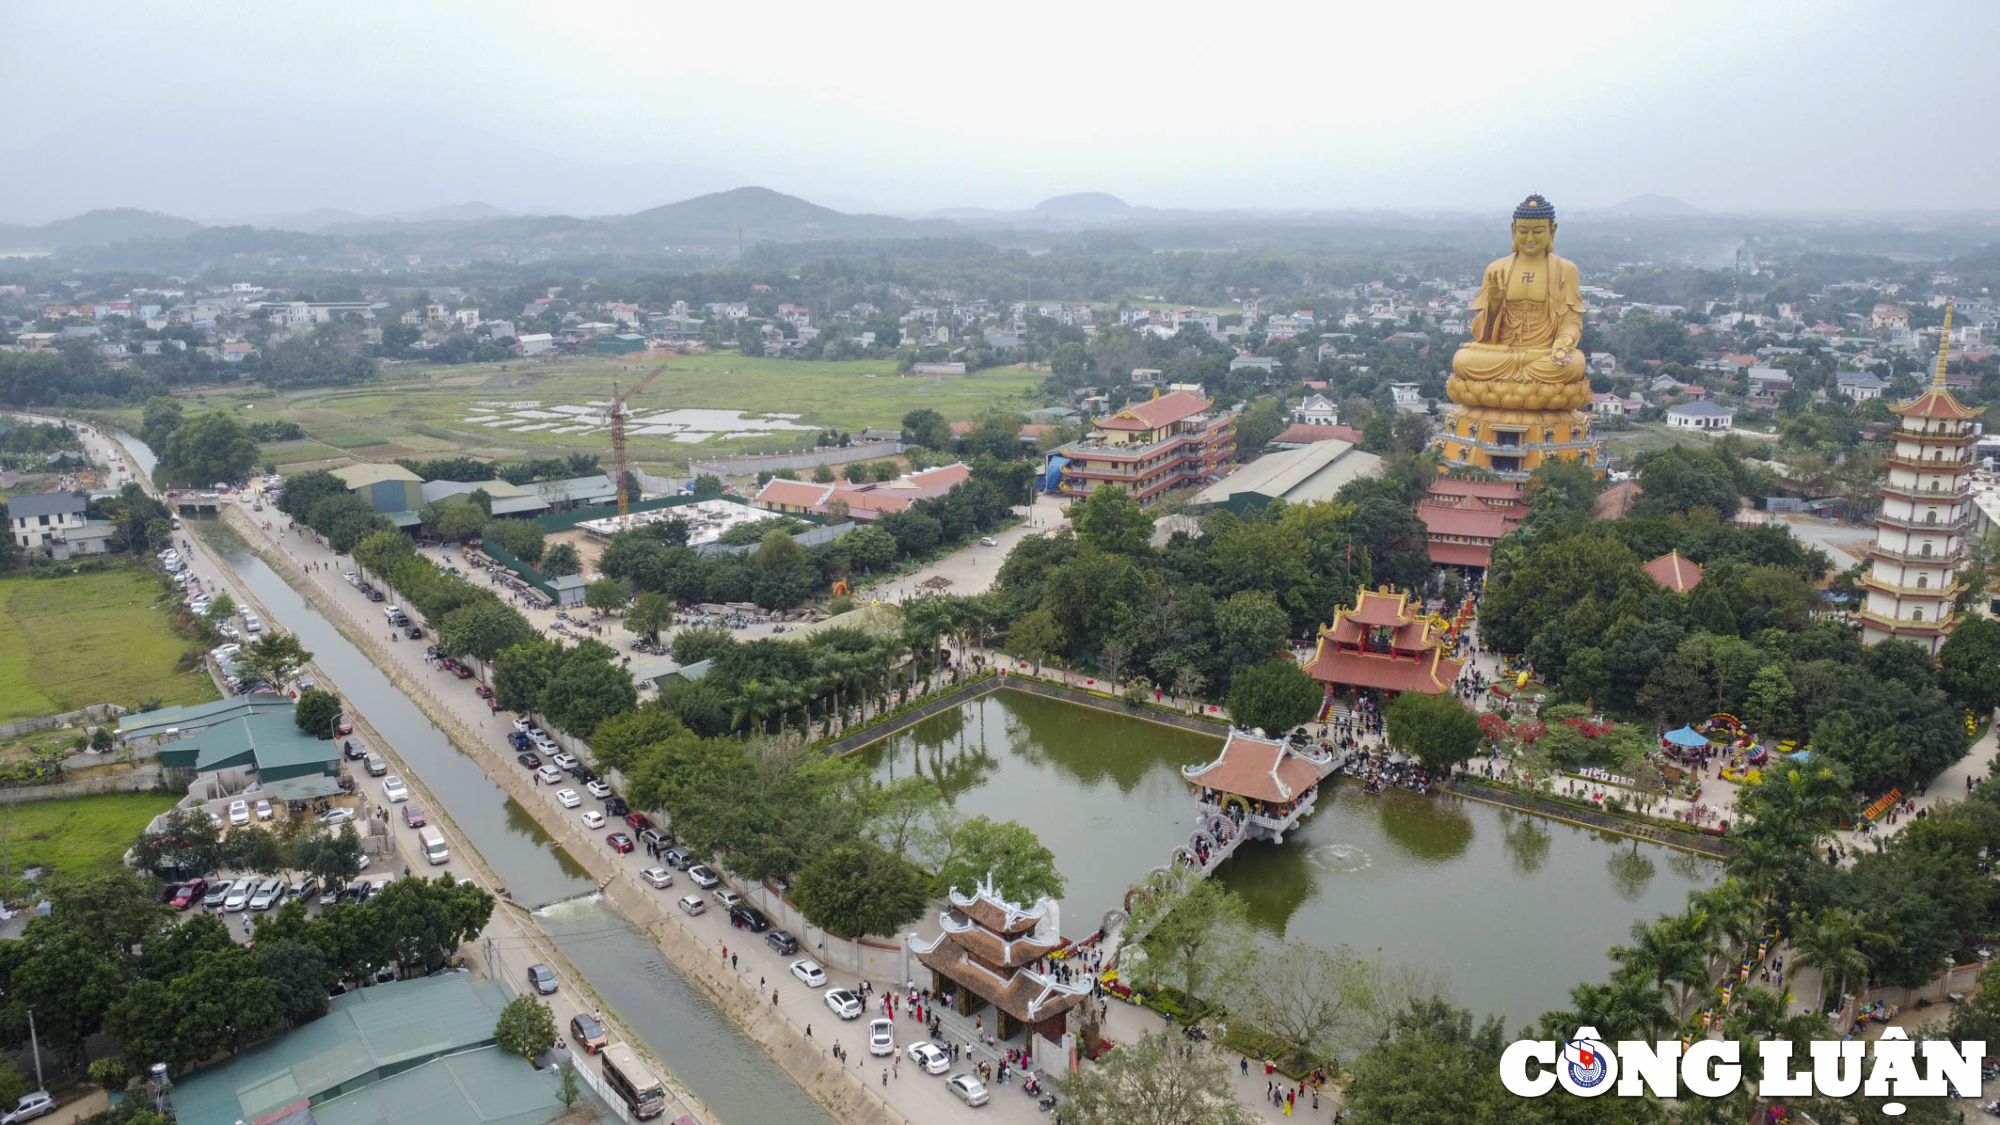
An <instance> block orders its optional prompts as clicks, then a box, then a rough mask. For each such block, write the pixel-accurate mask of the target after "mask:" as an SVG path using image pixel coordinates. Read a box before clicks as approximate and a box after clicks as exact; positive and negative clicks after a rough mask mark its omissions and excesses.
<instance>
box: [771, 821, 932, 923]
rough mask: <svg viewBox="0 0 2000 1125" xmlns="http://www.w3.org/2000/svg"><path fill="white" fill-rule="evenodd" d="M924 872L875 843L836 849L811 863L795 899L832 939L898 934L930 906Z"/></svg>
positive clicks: (797, 886)
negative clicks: (835, 937)
mask: <svg viewBox="0 0 2000 1125" xmlns="http://www.w3.org/2000/svg"><path fill="white" fill-rule="evenodd" d="M925 883H926V880H925V878H924V873H923V872H921V871H919V870H917V868H916V865H915V864H913V863H911V862H910V861H909V860H907V859H904V858H903V857H902V856H900V855H897V854H894V853H892V852H890V851H888V850H887V849H885V848H883V847H882V846H881V845H879V844H876V843H874V842H873V841H870V840H850V841H848V842H846V843H842V844H836V845H834V846H833V847H832V848H830V849H828V850H827V851H825V852H823V853H821V854H820V856H819V857H818V858H817V859H814V860H813V861H812V862H811V863H809V864H807V865H806V867H805V869H804V870H802V871H800V872H799V875H798V878H797V879H795V880H794V881H793V883H792V899H793V901H795V902H796V903H798V907H799V909H800V910H801V911H804V912H805V916H806V917H807V918H810V919H812V921H813V923H814V924H816V925H818V926H819V927H820V928H821V929H824V930H825V931H826V932H828V933H830V934H837V935H839V936H840V937H845V938H858V937H862V936H863V935H866V934H884V935H887V934H894V933H896V932H897V931H898V930H899V929H901V928H902V927H903V926H904V925H906V924H908V923H910V922H914V921H916V919H917V918H919V917H921V916H922V914H923V912H924V905H925V903H926V902H927V901H928V896H927V895H926V894H925V889H926V888H925Z"/></svg>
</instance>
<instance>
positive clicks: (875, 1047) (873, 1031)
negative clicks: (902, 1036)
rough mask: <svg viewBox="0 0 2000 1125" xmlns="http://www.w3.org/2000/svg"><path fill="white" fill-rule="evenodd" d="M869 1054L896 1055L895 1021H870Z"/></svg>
mask: <svg viewBox="0 0 2000 1125" xmlns="http://www.w3.org/2000/svg"><path fill="white" fill-rule="evenodd" d="M868 1053H869V1054H871V1055H893V1054H895V1053H896V1023H895V1021H894V1020H869V1021H868Z"/></svg>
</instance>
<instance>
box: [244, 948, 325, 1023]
mask: <svg viewBox="0 0 2000 1125" xmlns="http://www.w3.org/2000/svg"><path fill="white" fill-rule="evenodd" d="M258 936H259V940H258V942H257V947H256V949H255V950H253V951H252V952H253V953H254V954H255V956H256V958H257V971H258V972H260V973H262V974H264V975H265V976H267V977H269V978H271V980H273V981H275V982H276V983H277V985H278V1001H279V1004H280V1006H281V1011H282V1012H283V1015H284V1019H285V1022H286V1023H289V1024H291V1025H292V1026H293V1027H297V1026H299V1025H300V1024H304V1023H310V1022H312V1021H313V1020H316V1019H318V1018H320V1017H321V1016H323V1015H325V1014H326V1010H327V996H326V955H325V954H324V953H321V952H320V951H319V949H318V948H316V947H314V946H312V945H308V944H307V943H305V942H302V941H294V940H290V939H284V940H265V939H263V935H262V934H259V935H258Z"/></svg>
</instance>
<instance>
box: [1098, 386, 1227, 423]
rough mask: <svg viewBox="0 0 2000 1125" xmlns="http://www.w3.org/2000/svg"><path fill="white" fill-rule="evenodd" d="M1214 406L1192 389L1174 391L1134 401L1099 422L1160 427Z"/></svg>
mask: <svg viewBox="0 0 2000 1125" xmlns="http://www.w3.org/2000/svg"><path fill="white" fill-rule="evenodd" d="M1211 405H1213V403H1212V402H1211V400H1209V399H1205V398H1203V397H1201V396H1200V395H1198V394H1195V393H1193V392H1191V391H1175V392H1174V393H1173V394H1170V395H1161V396H1160V397H1159V398H1155V399H1148V400H1147V401H1145V402H1135V403H1133V404H1131V405H1129V406H1127V407H1126V408H1125V409H1123V410H1121V411H1119V412H1118V413H1116V414H1113V415H1111V416H1110V417H1108V418H1099V419H1098V420H1097V425H1098V427H1099V428H1100V429H1106V430H1157V429H1159V428H1160V427H1161V426H1166V425H1171V424H1172V423H1175V422H1178V421H1180V420H1181V419H1183V418H1186V417H1189V416H1191V415H1195V414H1199V413H1201V412H1202V411H1204V410H1207V409H1208V408H1209V407H1210V406H1211Z"/></svg>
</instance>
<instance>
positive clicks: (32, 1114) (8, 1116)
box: [0, 1090, 56, 1125]
mask: <svg viewBox="0 0 2000 1125" xmlns="http://www.w3.org/2000/svg"><path fill="white" fill-rule="evenodd" d="M55 1109H56V1099H55V1095H53V1094H51V1093H49V1092H48V1091H47V1090H34V1091H31V1092H29V1093H26V1094H22V1095H21V1100H20V1101H18V1102H15V1103H14V1108H13V1109H10V1110H8V1111H7V1112H6V1113H5V1114H4V1115H0V1125H14V1123H15V1122H16V1121H33V1120H34V1119H35V1118H37V1117H40V1116H42V1115H43V1114H45V1113H54V1112H55Z"/></svg>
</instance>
